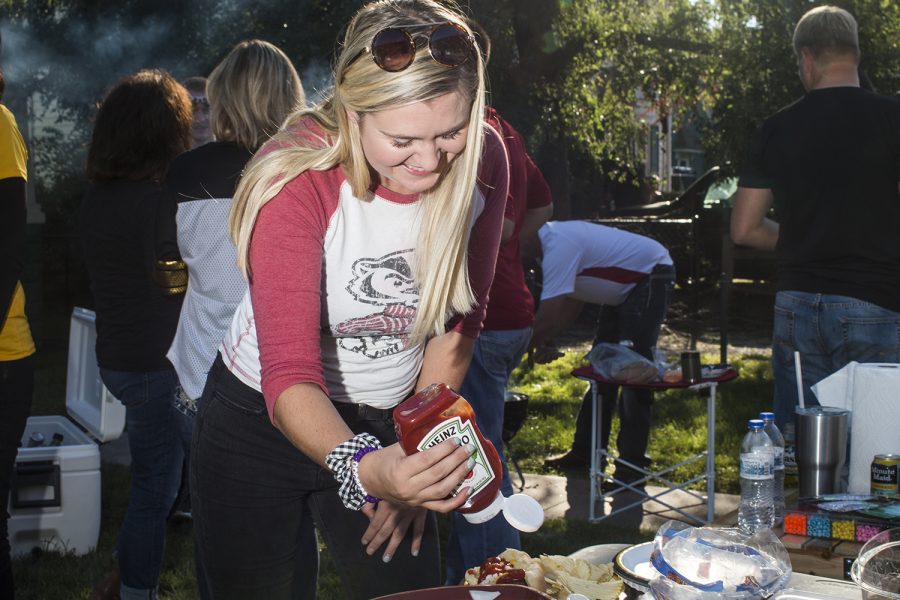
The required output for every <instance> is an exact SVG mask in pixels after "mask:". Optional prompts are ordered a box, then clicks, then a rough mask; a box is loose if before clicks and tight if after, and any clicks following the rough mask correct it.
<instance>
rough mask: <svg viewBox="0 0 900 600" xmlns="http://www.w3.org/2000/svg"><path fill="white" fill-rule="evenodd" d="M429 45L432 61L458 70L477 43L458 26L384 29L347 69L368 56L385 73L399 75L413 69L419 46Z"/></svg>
mask: <svg viewBox="0 0 900 600" xmlns="http://www.w3.org/2000/svg"><path fill="white" fill-rule="evenodd" d="M417 30H418V31H427V34H421V33H420V34H417V35H415V36H414V35H412V34H411V33H410V32H411V31H412V32H413V33H415V32H416V31H417ZM423 39H426V40H427V41H428V52H429V53H430V54H431V58H432V59H433V60H434V61H435V62H436V63H438V64H441V65H444V66H445V67H458V66H459V65H461V64H463V63H464V62H466V61H467V60H469V58H470V57H471V56H472V53H473V51H474V40H473V39H472V36H471V35H469V32H467V31H466V30H465V29H463V28H462V27H461V26H460V25H457V24H456V23H452V22H450V21H447V22H445V23H425V24H419V25H401V26H397V27H388V28H386V29H382V30H381V31H379V32H378V33H376V34H375V37H374V38H372V43H371V45H370V46H369V47H367V48H364V49H363V50H361V51H360V53H359V54H357V55H356V56H354V57H353V60H351V61H350V62H349V63H347V66H348V67H349V66H350V65H351V64H353V63H354V62H355V61H356V60H357V59H358V58H359V57H360V56H362V55H363V54H364V53H366V52H368V53H369V54H371V55H372V60H374V61H375V64H376V65H378V66H379V67H380V68H382V69H383V70H385V71H388V72H390V73H397V72H399V71H402V70H404V69H406V68H407V67H409V65H411V64H412V63H413V61H414V60H415V58H416V50H417V49H418V47H419V42H420V41H422V40H423Z"/></svg>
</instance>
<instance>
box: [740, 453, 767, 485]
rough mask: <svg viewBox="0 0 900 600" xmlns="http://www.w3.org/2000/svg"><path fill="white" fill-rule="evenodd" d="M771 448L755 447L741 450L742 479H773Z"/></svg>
mask: <svg viewBox="0 0 900 600" xmlns="http://www.w3.org/2000/svg"><path fill="white" fill-rule="evenodd" d="M774 454H775V453H774V452H773V451H772V449H771V448H765V447H757V448H753V450H751V451H750V452H741V477H742V478H743V479H759V480H765V479H773V478H774V477H775V468H774V467H775V456H774Z"/></svg>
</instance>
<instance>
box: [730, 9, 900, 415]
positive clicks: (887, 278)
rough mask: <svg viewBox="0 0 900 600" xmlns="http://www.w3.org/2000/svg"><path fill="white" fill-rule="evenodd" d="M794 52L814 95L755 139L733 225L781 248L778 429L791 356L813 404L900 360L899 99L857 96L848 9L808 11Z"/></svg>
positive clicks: (756, 241)
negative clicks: (845, 374) (837, 381)
mask: <svg viewBox="0 0 900 600" xmlns="http://www.w3.org/2000/svg"><path fill="white" fill-rule="evenodd" d="M793 44H794V52H795V53H796V55H797V61H798V66H799V73H800V79H801V81H802V82H803V85H804V87H805V88H806V90H807V93H806V95H805V96H803V97H802V98H800V99H799V100H797V101H796V102H794V103H793V104H791V105H789V106H787V107H786V108H783V109H782V110H780V111H779V112H778V113H776V114H775V115H773V116H771V117H769V118H768V119H767V120H766V121H765V122H764V123H763V125H762V127H760V128H759V130H758V131H757V132H756V134H755V135H754V137H753V141H752V143H751V147H750V152H749V157H748V161H747V164H746V165H745V167H744V170H743V172H742V174H741V178H740V183H739V187H738V194H737V197H736V199H735V205H734V210H733V212H732V218H731V236H732V238H733V239H734V241H735V243H737V244H743V245H748V246H754V247H756V248H763V249H769V250H775V252H776V257H777V265H778V271H777V282H778V294H777V296H776V300H775V323H774V335H773V349H772V364H773V370H774V375H775V414H776V422H777V424H778V426H779V427H783V426H784V425H785V423H786V422H788V421H790V420H792V418H793V417H792V415H793V412H794V407H795V406H796V405H797V404H798V396H797V386H796V380H795V374H794V359H793V354H794V351H799V352H800V355H801V358H802V365H803V367H802V371H803V383H804V390H805V391H804V398H805V401H806V402H807V403H808V404H816V399H815V395H814V394H813V393H812V392H811V391H810V389H809V386H810V385H812V384H815V383H816V382H818V381H819V380H821V379H823V378H824V377H826V376H828V375H830V374H831V373H833V372H834V371H836V370H838V369H840V368H841V367H843V366H844V365H845V364H847V363H848V362H849V361H851V360H856V361H859V362H900V339H898V338H900V235H898V233H900V183H898V182H900V101H897V100H894V99H890V98H886V97H881V96H878V95H876V94H874V93H871V92H869V91H866V90H863V89H861V88H860V86H859V78H858V75H857V68H858V65H859V58H860V54H859V43H858V35H857V25H856V20H855V19H854V18H853V16H852V15H850V13H848V12H847V11H845V10H843V9H840V8H837V7H833V6H820V7H818V8H815V9H812V10H810V11H809V12H807V13H806V14H805V15H804V16H803V17H802V18H801V19H800V22H799V23H798V24H797V27H796V29H795V31H794V39H793ZM773 205H774V208H775V218H776V219H777V222H776V221H775V220H773V219H770V218H769V217H768V216H767V215H768V212H769V209H770V208H771V207H772V206H773Z"/></svg>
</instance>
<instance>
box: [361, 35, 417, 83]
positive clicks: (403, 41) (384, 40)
mask: <svg viewBox="0 0 900 600" xmlns="http://www.w3.org/2000/svg"><path fill="white" fill-rule="evenodd" d="M415 57H416V45H415V43H414V42H413V41H412V38H410V37H409V35H408V34H407V33H406V32H405V31H401V30H399V29H385V30H383V31H380V32H379V33H378V35H376V36H375V39H373V40H372V58H373V59H374V60H375V64H377V65H378V66H379V67H381V68H382V69H384V70H385V71H389V72H391V73H395V72H397V71H402V70H403V69H405V68H406V67H408V66H409V65H411V64H412V61H413V59H415Z"/></svg>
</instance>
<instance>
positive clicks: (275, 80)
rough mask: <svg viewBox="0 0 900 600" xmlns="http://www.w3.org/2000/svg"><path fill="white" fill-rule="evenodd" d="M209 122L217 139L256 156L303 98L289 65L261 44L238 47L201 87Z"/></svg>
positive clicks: (270, 47) (274, 48) (272, 48)
mask: <svg viewBox="0 0 900 600" xmlns="http://www.w3.org/2000/svg"><path fill="white" fill-rule="evenodd" d="M206 94H207V97H208V98H209V123H210V127H211V128H212V132H213V135H215V136H216V139H218V140H221V141H226V142H235V143H237V144H240V145H241V146H244V147H245V148H247V149H248V150H250V151H251V152H252V151H255V150H256V149H257V148H259V147H260V146H261V145H262V144H263V143H264V142H265V141H267V140H268V139H269V138H271V137H272V136H273V135H275V133H276V132H277V131H278V128H279V127H280V126H281V124H282V123H284V120H285V119H286V118H287V117H288V116H289V115H290V114H292V113H293V112H295V111H297V110H299V109H300V108H302V107H303V105H304V103H305V102H306V99H305V97H304V94H303V84H302V83H301V82H300V77H299V76H298V75H297V71H296V69H294V65H292V64H291V60H290V59H289V58H288V57H287V55H286V54H285V53H284V52H282V51H281V49H279V48H278V47H277V46H274V45H273V44H270V43H269V42H265V41H263V40H247V41H243V42H240V43H239V44H238V45H237V46H235V47H234V48H233V49H232V50H231V52H229V53H228V55H227V56H226V57H225V58H224V59H222V62H220V63H219V64H218V65H216V68H215V69H213V72H212V73H210V75H209V80H208V81H207V83H206Z"/></svg>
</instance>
